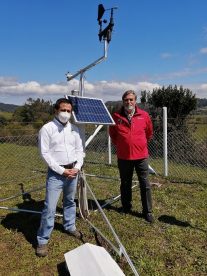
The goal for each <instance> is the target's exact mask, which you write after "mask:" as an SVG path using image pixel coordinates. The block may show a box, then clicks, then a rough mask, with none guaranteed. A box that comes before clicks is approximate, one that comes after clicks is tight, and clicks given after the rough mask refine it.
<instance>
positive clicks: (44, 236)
mask: <svg viewBox="0 0 207 276" xmlns="http://www.w3.org/2000/svg"><path fill="white" fill-rule="evenodd" d="M54 108H55V118H54V119H53V121H51V122H49V123H47V124H45V125H44V126H43V127H42V128H41V130H40V131H39V149H40V154H41V157H42V158H43V160H44V161H45V162H46V164H47V165H48V174H47V181H46V196H45V203H44V208H43V212H42V216H41V223H40V227H39V230H38V233H37V242H38V246H37V248H36V254H37V256H39V257H44V256H47V254H48V249H47V243H48V241H49V238H50V235H51V233H52V230H53V228H54V220H55V212H56V206H57V202H58V199H59V197H60V193H61V192H62V191H63V227H64V231H65V232H66V233H68V234H69V235H71V236H74V237H76V238H81V237H82V234H81V232H79V231H78V230H77V229H76V226H75V220H76V204H75V201H74V199H75V193H76V187H77V175H78V172H79V170H80V169H81V167H82V165H83V145H82V140H81V138H80V135H79V131H78V128H77V127H76V126H75V125H73V124H71V123H70V122H69V119H70V117H71V112H72V102H71V101H70V100H68V99H65V98H61V99H58V100H57V102H56V103H55V106H54Z"/></svg>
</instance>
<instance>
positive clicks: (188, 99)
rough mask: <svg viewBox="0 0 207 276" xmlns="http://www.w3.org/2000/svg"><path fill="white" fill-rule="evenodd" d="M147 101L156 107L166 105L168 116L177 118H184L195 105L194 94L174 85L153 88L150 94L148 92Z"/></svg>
mask: <svg viewBox="0 0 207 276" xmlns="http://www.w3.org/2000/svg"><path fill="white" fill-rule="evenodd" d="M148 103H149V104H150V105H152V106H154V107H155V108H158V109H159V108H162V107H164V106H166V107H167V114H168V118H170V119H177V120H184V119H185V118H186V116H187V115H188V114H189V113H190V112H191V111H193V110H195V109H196V106H197V100H196V97H195V94H193V93H192V91H191V90H189V89H188V88H186V89H184V88H183V87H182V86H180V88H178V87H177V86H176V85H175V86H174V87H172V86H171V85H169V86H168V87H167V88H165V87H164V86H163V87H162V88H156V89H153V92H152V94H150V93H149V94H148Z"/></svg>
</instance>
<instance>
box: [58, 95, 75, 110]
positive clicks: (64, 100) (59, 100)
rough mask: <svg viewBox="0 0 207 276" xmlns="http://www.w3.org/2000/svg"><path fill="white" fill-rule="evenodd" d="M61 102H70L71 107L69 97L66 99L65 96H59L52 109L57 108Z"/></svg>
mask: <svg viewBox="0 0 207 276" xmlns="http://www.w3.org/2000/svg"><path fill="white" fill-rule="evenodd" d="M61 103H66V104H70V105H71V106H72V108H73V103H72V101H71V100H70V99H66V98H60V99H58V100H57V101H56V103H55V104H54V109H56V110H58V109H59V108H60V104H61Z"/></svg>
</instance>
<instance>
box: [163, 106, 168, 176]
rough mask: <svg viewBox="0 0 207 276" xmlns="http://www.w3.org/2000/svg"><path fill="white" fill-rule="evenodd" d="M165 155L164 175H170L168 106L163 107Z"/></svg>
mask: <svg viewBox="0 0 207 276" xmlns="http://www.w3.org/2000/svg"><path fill="white" fill-rule="evenodd" d="M163 155H164V176H168V159H167V107H163Z"/></svg>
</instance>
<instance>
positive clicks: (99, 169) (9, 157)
mask: <svg viewBox="0 0 207 276" xmlns="http://www.w3.org/2000/svg"><path fill="white" fill-rule="evenodd" d="M168 122H169V127H168V136H167V142H168V178H169V179H170V180H174V181H178V182H179V181H180V182H199V183H200V182H202V183H206V182H207V158H206V156H207V126H206V125H202V127H200V126H199V125H194V124H188V125H187V126H186V125H179V126H176V127H175V126H173V127H172V124H170V120H168ZM154 126H155V132H154V137H153V139H152V141H151V142H150V144H149V152H150V165H151V167H152V168H153V169H154V170H155V171H156V173H157V174H158V175H160V176H164V168H163V166H164V161H163V128H162V121H154ZM94 130H95V126H89V127H88V128H86V140H87V138H88V137H89V136H90V135H92V133H93V132H94ZM37 137H38V134H37V133H35V134H30V135H25V134H21V131H20V134H19V135H15V136H2V137H0V162H1V166H0V184H4V183H11V182H17V181H19V182H21V181H23V180H25V179H30V178H34V177H35V178H38V177H41V176H42V175H43V174H45V172H46V169H47V168H46V165H45V164H44V162H43V161H42V159H41V158H40V155H39V152H38V147H37V142H38V141H37V140H38V138H37ZM110 151H111V152H110ZM116 163H117V162H116V152H115V148H114V146H113V145H112V146H111V150H110V148H109V147H108V131H107V126H104V127H103V128H102V129H101V130H100V131H99V133H98V134H97V135H96V136H95V137H94V138H93V140H92V141H91V142H90V144H89V145H88V146H87V148H86V157H85V164H86V165H87V172H88V173H93V174H94V173H95V174H97V173H98V174H101V175H106V176H107V175H111V170H110V168H112V167H113V168H115V167H117V164H116ZM92 165H93V166H92ZM94 166H95V168H94ZM113 173H114V170H113ZM111 176H112V175H111ZM114 177H118V170H117V174H116V175H115V176H114Z"/></svg>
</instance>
